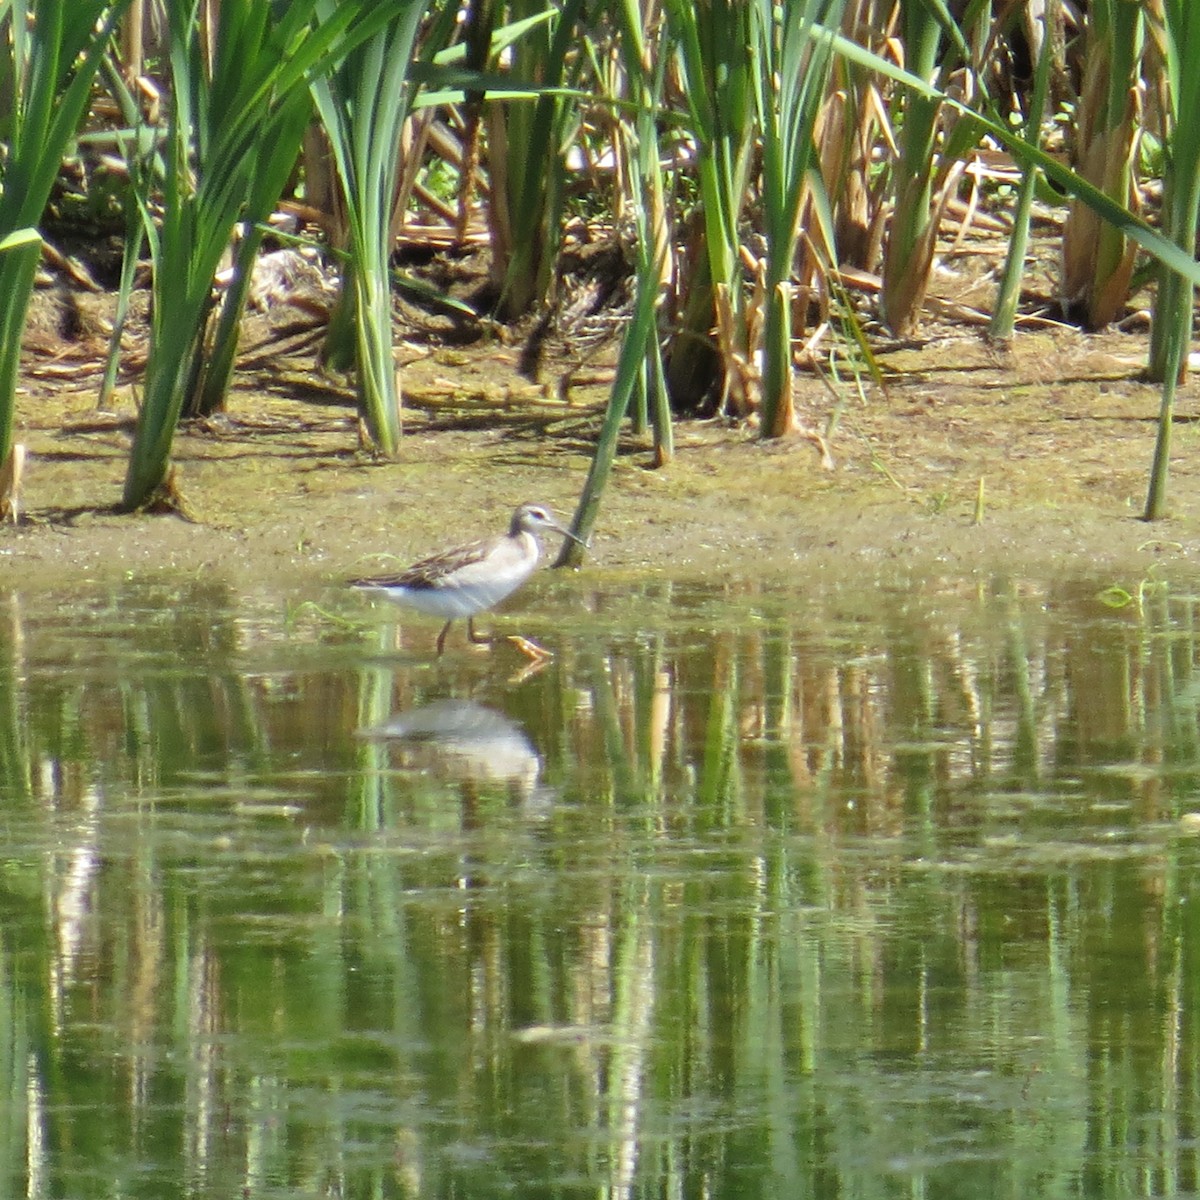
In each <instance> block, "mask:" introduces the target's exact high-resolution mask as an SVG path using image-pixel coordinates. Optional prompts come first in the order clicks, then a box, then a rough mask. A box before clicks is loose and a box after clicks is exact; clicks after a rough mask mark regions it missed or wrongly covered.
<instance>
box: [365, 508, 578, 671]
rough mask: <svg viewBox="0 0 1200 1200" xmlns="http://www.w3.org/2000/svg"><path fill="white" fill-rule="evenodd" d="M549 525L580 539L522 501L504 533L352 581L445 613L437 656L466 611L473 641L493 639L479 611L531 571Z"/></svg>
mask: <svg viewBox="0 0 1200 1200" xmlns="http://www.w3.org/2000/svg"><path fill="white" fill-rule="evenodd" d="M545 529H550V530H553V531H554V532H555V533H561V534H562V535H563V536H564V537H569V538H571V539H573V540H574V541H577V542H578V541H579V539H578V538H577V537H575V535H574V534H573V533H572V532H571V531H570V530H569V529H566V528H564V527H563V526H562V525H560V524H559V523H558V522H557V521H556V520H555V519H554V516H553V515H552V514H551V512H550V510H549V509H548V508H545V507H544V506H543V505H541V504H522V505H521V506H520V507H519V508H518V509H517V510H516V512H514V513H513V515H512V522H511V523H510V525H509V528H508V532H507V533H505V534H501V535H500V536H498V537H491V538H484V539H483V540H482V541H478V542H469V543H467V545H465V546H455V547H454V548H453V549H450V550H443V551H442V552H441V553H440V554H434V555H431V556H430V557H429V558H423V559H421V561H420V562H417V563H414V564H413V565H412V566H411V567H409V568H408V570H406V571H401V572H400V574H399V575H384V576H377V577H375V578H371V579H356V580H354V581H353V583H352V584H351V586H352V587H356V588H362V589H364V590H365V591H372V592H380V593H382V594H383V595H384V596H385V597H387V599H389V600H393V601H395V602H396V603H397V604H406V605H408V607H409V608H415V609H416V610H417V611H418V612H423V613H429V614H430V615H431V616H435V617H444V618H445V619H446V623H445V625H443V626H442V631H441V633H439V634H438V639H437V652H438V656H439V657H441V655H442V652H443V651H444V650H445V648H446V634H447V633H448V632H449V631H450V626H451V625H452V624H453V623H454V622H455V621H456V620H458V619H460V618H462V617H466V618H467V636H468V637H469V638H470V640H471V641H472V642H475V643H476V644H486V643H490V642H491V641H492V639H491V638H488V637H480V636H478V635H477V634H476V633H475V614H476V613H481V612H483V611H485V610H486V609H489V608H492V607H494V606H495V605H497V604H499V603H500V601H501V600H503V599H504V598H505V597H506V596H509V595H511V594H512V593H513V592H515V591H516V590H517V588H519V587H520V586H521V584H523V583H524V582H525V580H527V579H528V578H529V576H530V575H532V574H533V570H534V568H535V567H536V566H537V565H538V559H539V558H540V557H541V554H542V547H541V543H540V542H539V541H538V538H537V535H538V534H539V533H540V532H541V531H542V530H545ZM580 544H581V545H582V543H580ZM510 640H511V641H512V642H513V643H514V644H515V645H516V646H517V648H518V649H520V650H522V651H523V652H524V653H526V654H528V655H529V657H530V658H532V659H534V660H535V661H536V660H539V659H546V658H548V657H549V654H548V653H547V652H546V651H545V650H543V649H542V648H541V647H540V646H538V645H537V644H536V643H534V642H528V641H526V640H525V639H524V638H515V637H514V638H511V639H510Z"/></svg>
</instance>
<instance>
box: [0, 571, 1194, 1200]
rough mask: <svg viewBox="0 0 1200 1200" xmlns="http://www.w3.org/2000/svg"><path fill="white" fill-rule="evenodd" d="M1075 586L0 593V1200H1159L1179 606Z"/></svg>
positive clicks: (1183, 742)
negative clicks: (357, 602) (348, 598)
mask: <svg viewBox="0 0 1200 1200" xmlns="http://www.w3.org/2000/svg"><path fill="white" fill-rule="evenodd" d="M1098 590H1099V589H1098V588H1096V587H1091V586H1082V585H1079V586H1072V585H1066V584H1062V583H1056V584H1053V585H1037V584H1031V583H1024V584H1022V585H1020V586H1019V587H1018V586H1015V585H1011V584H1005V583H1003V582H997V583H996V584H994V585H993V586H991V587H986V588H980V587H977V586H975V585H970V586H950V585H940V586H937V587H934V586H932V585H930V586H925V587H921V588H907V589H899V588H897V589H895V590H894V591H889V592H886V593H880V592H879V591H878V590H877V589H876V590H866V591H864V592H857V591H850V590H845V591H839V590H837V589H834V588H830V589H827V590H826V591H824V592H822V591H819V590H814V591H812V592H808V593H805V594H804V595H803V596H801V595H793V594H790V593H786V592H779V591H775V592H763V591H761V590H758V589H754V588H749V587H745V586H734V585H730V586H729V587H727V588H711V589H707V590H701V589H695V588H691V589H682V588H679V587H673V586H671V585H669V584H666V583H651V584H646V585H645V586H644V587H642V588H638V589H632V590H631V591H632V593H633V594H630V592H623V593H622V594H621V595H604V594H599V595H596V596H593V597H590V598H589V603H588V605H587V606H586V608H587V612H586V613H584V614H581V613H580V609H579V605H578V597H571V598H566V599H564V600H563V609H562V611H561V612H558V613H556V614H555V617H556V620H555V624H554V626H553V631H552V632H553V637H554V638H555V639H557V642H558V647H557V648H558V657H557V658H556V660H555V662H554V663H553V665H552V666H551V667H550V668H549V669H547V670H546V671H544V672H542V673H540V674H537V675H535V676H532V677H529V678H525V679H520V680H518V679H513V678H511V677H510V675H509V673H510V672H513V671H515V670H516V667H517V663H516V662H515V661H514V660H513V659H512V658H509V657H506V656H505V654H504V652H503V651H500V650H497V651H495V652H493V653H492V654H490V655H488V654H481V653H476V652H474V651H468V650H462V651H460V652H458V653H456V654H452V655H448V657H447V659H446V660H444V661H442V662H440V663H431V662H430V661H429V659H428V657H427V649H428V646H427V643H428V640H429V631H428V629H426V628H424V627H417V628H414V629H413V630H411V631H409V630H405V631H404V637H403V639H402V644H401V645H400V646H399V647H398V648H395V649H392V648H389V649H388V650H386V651H384V650H381V649H380V647H379V644H378V643H377V641H376V640H375V638H376V635H375V633H374V632H372V633H371V634H370V637H369V638H366V637H364V636H363V635H362V634H360V633H356V632H353V631H350V632H347V631H345V630H343V629H341V628H340V627H338V628H335V627H333V626H332V623H331V622H329V621H326V620H322V619H321V618H320V617H319V616H317V615H311V614H310V615H308V616H303V615H302V616H300V617H298V618H293V619H288V618H287V616H286V613H285V609H284V605H283V601H282V599H281V598H279V597H275V596H246V595H238V594H234V593H232V592H229V591H227V590H226V589H224V588H222V587H221V586H219V585H215V584H208V585H204V586H195V585H188V586H183V587H180V588H173V587H167V586H163V585H147V584H129V585H126V586H124V587H122V588H119V589H115V590H113V591H111V592H99V591H97V592H95V593H93V594H89V595H88V596H85V597H80V598H73V600H72V602H71V603H69V604H67V603H64V602H63V598H62V597H46V596H39V597H37V598H36V600H35V599H34V598H31V597H29V596H25V595H22V594H20V593H15V592H14V593H11V594H9V595H7V596H5V597H0V603H2V604H3V610H2V611H3V614H4V619H3V622H2V624H0V786H2V788H3V807H2V811H0V1085H2V1087H3V1092H2V1093H0V1095H2V1096H3V1101H2V1103H0V1168H2V1169H4V1170H6V1171H7V1174H8V1181H7V1182H8V1184H9V1190H10V1191H12V1192H14V1194H15V1193H17V1192H19V1193H20V1194H24V1195H29V1196H34V1197H51V1196H53V1197H57V1196H72V1197H92V1196H96V1197H117V1196H122V1197H123V1196H145V1197H161V1196H165V1195H176V1194H183V1195H195V1196H229V1195H236V1194H242V1195H246V1196H274V1195H288V1196H295V1195H342V1196H420V1197H426V1196H429V1197H435V1196H436V1197H441V1196H463V1195H469V1196H472V1197H476V1196H483V1197H486V1196H492V1195H497V1196H499V1195H504V1196H508V1195H513V1194H517V1195H521V1196H523V1197H524V1196H538V1195H547V1196H550V1195H554V1196H561V1195H576V1194H580V1195H582V1194H587V1195H595V1194H598V1193H600V1194H617V1195H655V1196H658V1195H663V1194H672V1195H687V1196H690V1195H708V1196H715V1197H724V1196H728V1197H733V1196H739V1197H740V1196H759V1195H821V1196H826V1195H838V1196H842V1195H845V1196H862V1197H864V1198H867V1200H871V1198H874V1197H884V1196H898V1195H906V1196H910V1195H914V1194H920V1195H923V1196H930V1197H957V1196H962V1197H976V1196H982V1195H997V1194H1011V1195H1014V1196H1022V1197H1024V1196H1056V1195H1065V1196H1077V1195H1097V1196H1122V1197H1123V1196H1129V1195H1142V1194H1181V1193H1187V1192H1194V1191H1195V1190H1196V1189H1197V1180H1196V1175H1197V1161H1196V1160H1197V1149H1196V1147H1197V1141H1196V1130H1195V1125H1196V1120H1197V1099H1196V1097H1197V1091H1198V1088H1197V1084H1198V1082H1200V1080H1198V1075H1200V1071H1198V1059H1197V1038H1196V1032H1195V1013H1196V1011H1197V1007H1196V999H1197V997H1196V991H1197V964H1196V961H1195V950H1194V949H1193V948H1194V947H1196V946H1197V945H1198V944H1200V941H1198V937H1200V929H1198V928H1197V927H1196V926H1197V915H1196V914H1197V896H1196V895H1195V891H1196V882H1195V881H1196V865H1197V857H1198V845H1200V843H1198V842H1197V840H1196V838H1195V837H1193V836H1192V834H1191V829H1192V818H1191V817H1190V815H1189V814H1190V811H1191V810H1192V809H1193V808H1200V803H1197V800H1196V795H1197V782H1198V776H1200V758H1198V755H1197V694H1198V679H1197V674H1196V669H1195V668H1196V662H1197V643H1196V638H1195V601H1194V600H1193V599H1191V598H1188V597H1184V596H1172V595H1171V594H1170V592H1168V591H1167V590H1165V589H1163V590H1160V591H1159V592H1156V593H1152V594H1151V595H1150V596H1149V597H1148V598H1147V599H1146V602H1145V604H1144V605H1143V606H1142V607H1136V606H1134V607H1131V608H1130V609H1129V610H1126V611H1124V612H1119V613H1114V612H1112V611H1111V610H1109V609H1107V608H1105V607H1104V605H1103V604H1101V603H1100V602H1099V601H1098V600H1097V598H1096V592H1097V591H1098ZM568 604H569V605H570V609H569V611H568V609H567V607H566V606H567V605H568ZM385 632H386V634H387V639H390V636H391V633H392V632H393V631H391V630H388V631H385ZM532 632H537V631H536V630H533V631H532ZM387 639H385V640H387ZM387 644H388V646H389V647H391V642H390V640H388V643H387Z"/></svg>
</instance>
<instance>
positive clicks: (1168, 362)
mask: <svg viewBox="0 0 1200 1200" xmlns="http://www.w3.org/2000/svg"><path fill="white" fill-rule="evenodd" d="M1161 18H1162V20H1161V25H1159V26H1158V27H1157V28H1156V29H1155V33H1156V35H1157V38H1158V40H1159V42H1160V44H1161V47H1162V51H1163V58H1164V60H1165V63H1166V68H1167V69H1166V84H1167V87H1166V91H1167V99H1168V101H1169V111H1168V112H1167V121H1168V129H1167V139H1166V146H1165V149H1166V170H1165V172H1164V178H1163V188H1164V197H1163V232H1164V233H1165V234H1166V235H1167V237H1169V238H1170V239H1171V240H1172V241H1173V242H1174V243H1175V244H1176V245H1177V246H1179V247H1180V248H1181V249H1183V250H1187V251H1190V250H1192V249H1193V248H1194V247H1195V245H1196V233H1197V221H1198V218H1200V7H1197V6H1196V5H1195V4H1193V3H1191V0H1163V4H1162V8H1161ZM1194 307H1195V285H1194V283H1193V281H1192V280H1190V279H1185V278H1183V276H1181V275H1179V274H1177V273H1176V272H1174V271H1172V270H1170V269H1169V268H1168V267H1166V266H1165V265H1164V266H1160V267H1159V278H1158V293H1157V295H1156V297H1155V302H1154V319H1153V324H1152V326H1151V332H1150V363H1149V373H1150V376H1151V378H1154V379H1158V380H1161V381H1162V384H1163V394H1162V403H1161V405H1160V409H1159V417H1158V434H1157V437H1156V439H1155V446H1154V460H1153V463H1152V465H1151V469H1150V485H1149V490H1148V494H1147V497H1146V511H1145V514H1144V515H1145V518H1146V520H1148V521H1150V520H1156V519H1158V518H1159V517H1161V516H1163V515H1164V513H1165V511H1166V502H1167V482H1168V473H1169V464H1170V456H1171V424H1172V421H1173V419H1174V403H1175V391H1176V387H1177V385H1178V384H1179V383H1182V382H1183V379H1184V377H1185V374H1186V371H1187V350H1188V346H1189V345H1190V343H1191V338H1192V324H1193V320H1194Z"/></svg>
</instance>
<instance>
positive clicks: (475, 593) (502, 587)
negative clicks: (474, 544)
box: [358, 533, 538, 620]
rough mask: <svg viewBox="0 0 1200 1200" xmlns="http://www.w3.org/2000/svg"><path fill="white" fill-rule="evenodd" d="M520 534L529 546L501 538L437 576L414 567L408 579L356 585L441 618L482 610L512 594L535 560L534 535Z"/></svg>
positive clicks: (528, 572) (530, 572) (534, 565)
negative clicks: (487, 549)
mask: <svg viewBox="0 0 1200 1200" xmlns="http://www.w3.org/2000/svg"><path fill="white" fill-rule="evenodd" d="M521 536H522V539H525V538H528V539H529V542H531V543H533V544H532V546H522V547H518V546H517V545H516V544H515V542H512V541H505V542H503V543H501V544H499V545H496V546H493V547H491V548H490V553H489V554H488V555H486V556H481V557H479V558H476V559H474V560H473V561H470V562H461V563H459V564H457V565H456V566H454V567H453V569H452V570H449V571H447V573H446V574H444V575H441V576H436V575H434V574H433V573H432V572H430V573H429V576H428V577H427V578H422V577H421V576H420V573H418V572H416V571H415V570H414V571H412V572H409V575H411V576H414V578H413V580H412V582H406V581H405V577H404V576H400V577H399V578H397V579H388V580H368V581H363V582H361V583H359V584H358V587H360V588H362V589H363V590H364V591H372V592H380V593H382V594H383V595H385V596H386V597H387V598H388V599H389V600H393V601H395V602H396V603H397V604H404V605H407V606H408V607H409V608H415V609H416V610H417V612H423V613H427V614H428V615H429V616H431V617H442V618H443V619H444V620H453V619H455V618H457V617H469V616H472V615H473V614H475V613H480V612H485V611H486V610H487V609H489V608H492V607H494V606H495V605H497V604H499V603H500V601H501V600H503V599H505V597H507V596H510V595H512V593H513V592H515V591H516V590H517V588H519V587H520V586H521V584H523V583H524V582H525V580H527V579H528V578H529V576H530V575H532V574H533V570H534V568H535V567H536V566H537V564H538V552H537V543H536V542H535V541H534V538H533V537H532V536H531V535H530V534H528V533H525V534H522V535H521ZM418 565H420V564H418Z"/></svg>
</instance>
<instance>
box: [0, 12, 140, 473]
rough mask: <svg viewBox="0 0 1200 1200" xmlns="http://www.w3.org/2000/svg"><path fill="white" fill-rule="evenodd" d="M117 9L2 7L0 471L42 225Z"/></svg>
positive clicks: (10, 429)
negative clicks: (36, 234)
mask: <svg viewBox="0 0 1200 1200" xmlns="http://www.w3.org/2000/svg"><path fill="white" fill-rule="evenodd" d="M124 7H125V0H115V2H113V3H109V2H108V0H41V3H38V4H36V5H30V4H27V3H25V2H24V0H15V2H14V3H11V4H9V5H5V6H3V7H0V79H2V82H3V87H4V90H5V91H6V92H7V93H8V94H9V95H10V97H11V108H10V109H9V111H8V112H7V113H5V114H2V115H0V142H3V143H4V147H5V153H4V155H3V156H0V239H5V238H8V237H9V236H10V235H14V234H16V235H18V236H17V237H16V238H15V239H14V241H13V242H10V243H8V244H7V245H6V246H5V248H4V249H3V251H2V252H0V463H3V462H5V461H7V459H8V457H9V453H10V451H11V450H12V438H13V418H14V415H15V409H16V390H17V376H18V370H19V366H20V356H21V332H22V330H23V329H24V325H25V311H26V309H27V308H28V306H29V297H30V295H31V293H32V291H33V280H34V273H35V272H36V270H37V264H38V259H39V254H40V241H36V240H34V238H33V236H31V235H30V231H31V230H32V229H34V228H36V227H37V226H38V225H39V224H40V223H41V220H42V213H43V210H44V209H45V207H46V203H47V201H48V200H49V198H50V190H51V188H52V187H53V186H54V181H55V179H56V178H57V177H58V171H59V167H60V166H61V165H62V160H63V157H64V155H65V154H66V152H67V149H68V147H69V146H70V144H71V142H72V140H73V139H74V137H75V135H76V132H77V131H78V128H79V124H80V121H81V120H82V118H83V114H84V111H85V109H86V107H87V103H88V98H89V95H90V93H91V87H92V81H93V79H94V78H95V74H96V70H97V69H98V67H99V65H100V61H101V58H102V57H103V55H104V52H105V49H106V47H107V45H108V41H109V38H110V36H111V34H112V31H113V29H114V27H115V25H116V22H117V20H118V18H119V17H120V14H121V11H122V9H123V8H124Z"/></svg>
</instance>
